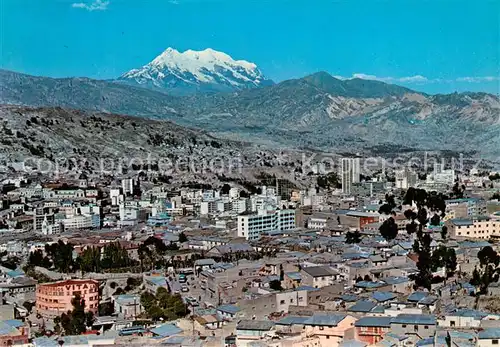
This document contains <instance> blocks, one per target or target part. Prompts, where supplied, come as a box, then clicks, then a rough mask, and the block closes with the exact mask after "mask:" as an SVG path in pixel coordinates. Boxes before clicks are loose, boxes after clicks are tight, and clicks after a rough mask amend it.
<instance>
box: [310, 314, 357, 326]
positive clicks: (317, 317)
mask: <svg viewBox="0 0 500 347" xmlns="http://www.w3.org/2000/svg"><path fill="white" fill-rule="evenodd" d="M345 317H347V315H345V314H335V313H330V314H329V313H315V314H314V315H313V316H312V317H310V318H309V319H308V320H306V321H305V322H304V324H306V325H329V326H330V325H331V326H337V324H339V323H340V322H341V321H343V320H344V319H345Z"/></svg>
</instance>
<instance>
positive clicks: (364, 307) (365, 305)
mask: <svg viewBox="0 0 500 347" xmlns="http://www.w3.org/2000/svg"><path fill="white" fill-rule="evenodd" d="M375 306H377V304H376V303H375V302H373V301H368V300H361V301H358V302H357V303H355V304H354V305H353V306H351V307H349V308H348V309H347V311H350V312H370V311H371V310H372V309H373V308H374V307H375Z"/></svg>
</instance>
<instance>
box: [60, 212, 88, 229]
mask: <svg viewBox="0 0 500 347" xmlns="http://www.w3.org/2000/svg"><path fill="white" fill-rule="evenodd" d="M61 223H62V224H63V225H64V230H74V229H90V228H92V216H91V215H75V216H72V217H70V218H65V219H62V220H61Z"/></svg>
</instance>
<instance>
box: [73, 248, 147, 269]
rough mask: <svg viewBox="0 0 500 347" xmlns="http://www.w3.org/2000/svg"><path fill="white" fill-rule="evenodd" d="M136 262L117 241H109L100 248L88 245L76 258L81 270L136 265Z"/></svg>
mask: <svg viewBox="0 0 500 347" xmlns="http://www.w3.org/2000/svg"><path fill="white" fill-rule="evenodd" d="M137 264H138V262H137V261H136V260H134V259H131V258H130V257H129V255H128V253H127V250H126V249H124V248H123V247H122V246H121V245H120V244H119V243H118V242H116V243H110V244H108V245H106V246H104V249H102V250H101V248H99V247H88V248H86V249H85V250H84V251H83V253H82V254H81V255H80V256H78V257H77V258H76V265H77V268H79V269H80V270H81V271H83V272H100V271H102V270H103V269H116V268H124V267H130V266H136V265H137Z"/></svg>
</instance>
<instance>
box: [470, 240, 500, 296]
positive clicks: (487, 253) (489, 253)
mask: <svg viewBox="0 0 500 347" xmlns="http://www.w3.org/2000/svg"><path fill="white" fill-rule="evenodd" d="M477 257H478V259H479V263H480V268H479V269H478V268H476V269H474V272H473V273H472V279H471V281H470V283H471V284H473V285H475V286H476V287H479V293H478V295H484V294H487V293H488V287H489V286H490V284H491V283H494V282H498V279H499V275H500V268H499V267H498V265H499V263H500V256H499V255H498V254H497V252H496V251H495V250H493V248H492V247H491V246H486V247H483V248H482V249H481V250H480V251H479V252H478V253H477ZM478 298H479V296H478ZM477 304H478V301H476V305H477Z"/></svg>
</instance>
